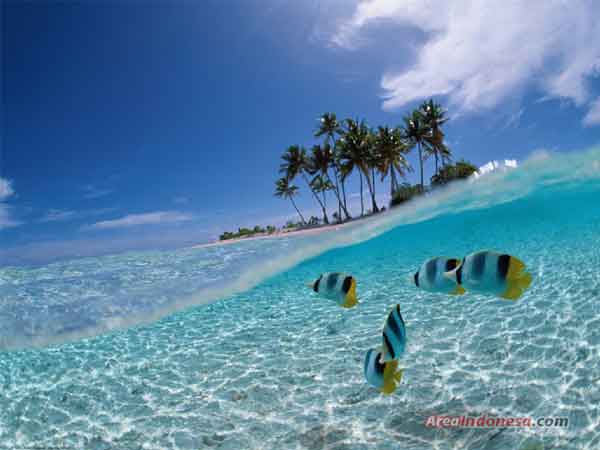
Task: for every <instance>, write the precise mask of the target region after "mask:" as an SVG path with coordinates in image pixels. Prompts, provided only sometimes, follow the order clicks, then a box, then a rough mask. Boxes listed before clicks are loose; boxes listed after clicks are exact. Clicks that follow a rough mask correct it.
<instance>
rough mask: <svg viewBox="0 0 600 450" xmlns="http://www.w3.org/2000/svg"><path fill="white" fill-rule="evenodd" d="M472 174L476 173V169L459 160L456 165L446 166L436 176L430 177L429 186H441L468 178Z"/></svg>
mask: <svg viewBox="0 0 600 450" xmlns="http://www.w3.org/2000/svg"><path fill="white" fill-rule="evenodd" d="M474 172H477V167H475V166H474V165H473V164H471V163H470V162H468V161H465V160H462V159H461V160H460V161H458V162H457V163H456V164H448V165H445V166H444V167H442V168H441V169H440V171H439V172H438V174H437V175H434V176H432V177H431V185H432V186H441V185H443V184H446V183H449V182H450V181H453V180H460V179H463V178H468V177H470V176H471V175H473V173H474Z"/></svg>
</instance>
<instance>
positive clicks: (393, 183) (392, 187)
mask: <svg viewBox="0 0 600 450" xmlns="http://www.w3.org/2000/svg"><path fill="white" fill-rule="evenodd" d="M390 172H391V177H390V197H393V196H394V192H396V189H397V188H398V182H397V181H396V172H395V171H394V165H393V164H390Z"/></svg>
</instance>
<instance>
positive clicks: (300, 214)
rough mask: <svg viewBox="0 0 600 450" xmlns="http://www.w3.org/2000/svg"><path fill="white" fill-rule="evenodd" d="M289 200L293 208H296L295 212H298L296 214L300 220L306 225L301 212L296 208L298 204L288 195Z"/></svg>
mask: <svg viewBox="0 0 600 450" xmlns="http://www.w3.org/2000/svg"><path fill="white" fill-rule="evenodd" d="M290 200H291V202H292V205H294V209H295V210H296V212H297V213H298V215H299V216H300V220H302V224H303V225H306V220H304V216H303V215H302V213H301V212H300V210H299V209H298V206H296V202H295V201H294V198H293V197H290Z"/></svg>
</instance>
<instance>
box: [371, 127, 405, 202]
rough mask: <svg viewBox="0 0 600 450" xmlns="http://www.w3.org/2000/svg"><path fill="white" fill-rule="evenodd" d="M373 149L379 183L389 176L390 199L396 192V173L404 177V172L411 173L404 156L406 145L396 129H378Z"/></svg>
mask: <svg viewBox="0 0 600 450" xmlns="http://www.w3.org/2000/svg"><path fill="white" fill-rule="evenodd" d="M375 149H376V154H377V169H378V170H379V172H380V173H381V181H383V180H384V179H385V177H386V176H387V175H388V173H389V174H390V197H393V196H394V193H395V192H396V191H397V190H398V179H397V178H396V172H398V175H400V176H401V177H404V176H405V174H406V172H410V171H412V168H411V167H410V164H409V163H408V160H407V159H406V158H405V156H404V155H405V154H406V153H407V152H408V145H406V143H405V142H404V141H403V140H402V135H401V133H400V131H399V130H398V129H390V128H389V127H387V126H385V127H379V128H378V130H377V134H376V135H375Z"/></svg>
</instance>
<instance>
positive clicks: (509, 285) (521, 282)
mask: <svg viewBox="0 0 600 450" xmlns="http://www.w3.org/2000/svg"><path fill="white" fill-rule="evenodd" d="M531 278H532V277H531V274H530V273H529V272H521V273H520V274H519V277H518V278H510V279H509V278H508V277H507V278H506V291H504V293H503V294H502V295H501V296H500V297H502V298H505V299H507V300H516V299H518V298H519V297H520V296H521V295H523V293H524V292H525V291H526V290H527V288H528V287H529V285H531Z"/></svg>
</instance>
